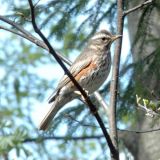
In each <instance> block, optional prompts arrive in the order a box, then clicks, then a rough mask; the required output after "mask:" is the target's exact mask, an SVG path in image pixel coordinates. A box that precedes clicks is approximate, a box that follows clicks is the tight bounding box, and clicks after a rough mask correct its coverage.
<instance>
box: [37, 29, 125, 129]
mask: <svg viewBox="0 0 160 160" xmlns="http://www.w3.org/2000/svg"><path fill="white" fill-rule="evenodd" d="M120 37H122V36H121V35H112V34H111V33H110V32H109V31H107V30H104V29H103V30H100V31H99V32H97V33H95V34H94V35H93V36H92V37H91V38H90V39H89V41H88V43H87V45H86V47H85V48H84V49H83V51H82V53H81V54H80V55H79V56H78V57H77V58H76V59H75V61H74V62H73V64H72V65H71V67H70V68H69V71H70V73H71V74H72V76H73V77H74V78H75V80H76V81H77V82H78V83H79V85H80V86H81V87H82V88H83V89H84V90H85V91H86V93H87V94H88V95H90V94H92V93H93V92H95V91H96V90H98V89H99V88H100V86H101V85H102V84H103V83H104V81H105V80H106V79H107V77H108V75H109V72H110V69H111V53H110V47H111V44H112V42H114V41H115V40H116V39H118V38H120ZM76 98H80V93H79V91H78V90H77V88H76V87H75V86H74V84H73V82H72V81H71V80H70V78H69V77H68V76H67V75H66V74H64V76H63V77H62V79H61V80H60V82H59V84H58V86H57V88H56V89H55V91H54V93H53V94H52V95H51V98H50V99H49V103H53V104H52V106H51V108H50V109H49V111H48V112H47V114H46V115H45V116H44V118H43V119H42V121H41V123H40V125H39V129H40V130H46V129H47V128H48V126H49V124H50V122H51V121H52V119H53V118H54V117H55V116H56V114H57V113H58V112H59V110H60V109H61V108H62V107H63V106H64V105H65V104H67V103H68V102H70V101H72V100H73V99H76Z"/></svg>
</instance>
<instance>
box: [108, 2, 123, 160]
mask: <svg viewBox="0 0 160 160" xmlns="http://www.w3.org/2000/svg"><path fill="white" fill-rule="evenodd" d="M117 15H118V18H117V33H118V34H119V35H123V25H124V19H123V0H117ZM121 47H122V38H120V39H118V40H117V44H116V47H115V52H114V59H113V70H112V79H111V85H110V115H109V123H110V135H111V139H112V143H113V145H114V147H115V149H116V155H115V156H114V157H113V155H111V157H112V160H119V151H118V136H117V125H116V106H117V93H118V78H119V66H120V56H121Z"/></svg>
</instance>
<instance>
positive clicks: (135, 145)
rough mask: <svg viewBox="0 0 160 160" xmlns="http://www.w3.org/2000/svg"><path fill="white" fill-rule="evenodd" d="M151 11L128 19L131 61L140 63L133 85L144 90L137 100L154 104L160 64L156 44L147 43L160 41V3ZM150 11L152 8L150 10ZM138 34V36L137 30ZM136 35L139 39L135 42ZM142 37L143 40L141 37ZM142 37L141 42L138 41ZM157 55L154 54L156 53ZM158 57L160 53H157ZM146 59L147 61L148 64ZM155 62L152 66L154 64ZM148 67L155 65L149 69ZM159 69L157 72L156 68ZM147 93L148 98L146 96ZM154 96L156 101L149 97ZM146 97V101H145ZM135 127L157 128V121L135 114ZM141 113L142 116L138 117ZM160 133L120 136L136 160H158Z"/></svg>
mask: <svg viewBox="0 0 160 160" xmlns="http://www.w3.org/2000/svg"><path fill="white" fill-rule="evenodd" d="M143 2H144V0H132V1H129V6H128V8H133V7H134V6H137V5H138V4H141V3H143ZM156 3H157V4H156V5H155V7H154V9H153V10H150V9H148V10H147V7H144V8H143V9H142V10H138V11H136V12H133V13H131V14H130V15H129V16H128V26H129V35H130V41H131V44H132V55H133V61H134V62H138V61H140V60H141V61H142V64H143V66H142V68H141V70H140V71H135V75H134V78H135V82H136V83H135V84H137V83H138V84H139V85H140V86H141V87H142V88H144V90H143V92H142V90H141V91H140V93H137V92H136V93H137V94H140V96H142V97H144V98H148V99H152V100H157V99H156V98H155V97H160V83H159V82H160V81H159V77H158V75H159V72H160V71H159V68H160V62H156V61H155V60H156V58H155V56H156V54H155V50H156V49H157V48H158V45H159V43H157V41H153V40H152V41H150V40H151V38H152V39H159V37H160V7H159V6H160V2H158V1H157V2H156ZM150 8H152V7H151V6H150ZM145 10H146V11H147V12H148V13H147V12H146V15H147V20H144V21H145V22H144V27H142V28H143V30H142V28H140V27H141V26H140V23H139V22H142V21H143V20H142V15H143V14H144V11H145ZM138 29H139V30H140V32H137V30H138ZM137 33H138V34H139V35H138V36H140V37H139V38H137ZM143 36H144V37H143ZM141 37H143V39H141ZM156 51H157V50H156ZM159 53H160V51H159ZM146 57H147V58H148V59H147V60H145V59H146ZM154 61H155V62H154ZM151 64H156V65H157V66H154V67H155V68H154V67H152V68H151ZM158 66H159V68H157V67H158ZM146 93H147V94H146ZM152 93H154V95H155V97H153V96H152ZM145 96H146V97H145ZM138 112H139V115H138V120H137V125H138V129H139V130H143V129H152V128H158V127H159V128H160V125H159V124H160V123H159V121H160V120H159V119H158V120H155V118H151V117H147V116H144V114H145V113H144V112H141V111H138ZM140 112H141V113H140ZM159 140H160V133H159V132H151V133H143V134H136V133H135V134H128V133H127V135H125V136H123V141H124V143H125V145H126V147H127V148H128V149H129V151H130V152H131V153H132V154H133V156H134V158H135V160H158V159H159V158H160V143H159Z"/></svg>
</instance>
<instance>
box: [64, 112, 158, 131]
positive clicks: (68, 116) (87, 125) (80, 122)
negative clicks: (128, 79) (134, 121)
mask: <svg viewBox="0 0 160 160" xmlns="http://www.w3.org/2000/svg"><path fill="white" fill-rule="evenodd" d="M65 116H66V117H67V118H69V119H71V120H73V121H74V122H76V123H78V124H80V125H81V126H83V127H93V128H100V127H99V126H96V125H93V124H89V123H84V122H82V121H78V120H77V119H75V118H74V117H72V116H71V115H68V114H67V115H66V114H65ZM106 129H109V127H106ZM117 130H118V131H119V132H129V133H137V134H139V133H150V132H157V131H160V128H155V129H148V130H140V131H138V130H129V129H120V128H117Z"/></svg>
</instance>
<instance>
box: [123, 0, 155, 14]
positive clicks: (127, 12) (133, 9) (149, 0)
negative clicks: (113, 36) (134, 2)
mask: <svg viewBox="0 0 160 160" xmlns="http://www.w3.org/2000/svg"><path fill="white" fill-rule="evenodd" d="M153 1H154V0H148V1H145V2H143V3H142V4H139V5H138V6H136V7H134V8H131V9H128V10H127V11H124V12H123V17H125V16H126V15H128V14H130V13H132V12H135V11H136V10H138V9H142V8H143V7H144V6H146V5H150V4H152V3H153Z"/></svg>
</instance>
